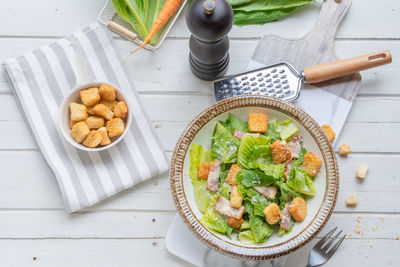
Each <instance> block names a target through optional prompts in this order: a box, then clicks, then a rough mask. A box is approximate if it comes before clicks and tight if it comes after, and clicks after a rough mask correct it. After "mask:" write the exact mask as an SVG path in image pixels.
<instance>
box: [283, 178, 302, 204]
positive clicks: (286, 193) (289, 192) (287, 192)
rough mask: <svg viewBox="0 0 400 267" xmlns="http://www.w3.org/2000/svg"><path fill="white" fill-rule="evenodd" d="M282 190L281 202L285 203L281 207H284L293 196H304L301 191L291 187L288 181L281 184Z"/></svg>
mask: <svg viewBox="0 0 400 267" xmlns="http://www.w3.org/2000/svg"><path fill="white" fill-rule="evenodd" d="M280 192H281V196H280V201H281V203H283V205H282V207H281V208H283V207H284V206H285V204H286V203H287V202H290V201H292V199H293V198H295V197H303V196H302V195H301V194H300V193H299V192H297V191H295V190H293V189H292V188H290V187H289V186H288V185H287V184H286V183H283V184H281V186H280Z"/></svg>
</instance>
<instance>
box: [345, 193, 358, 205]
mask: <svg viewBox="0 0 400 267" xmlns="http://www.w3.org/2000/svg"><path fill="white" fill-rule="evenodd" d="M357 204H358V195H357V194H352V195H348V196H347V197H346V205H347V206H349V207H354V206H356V205H357Z"/></svg>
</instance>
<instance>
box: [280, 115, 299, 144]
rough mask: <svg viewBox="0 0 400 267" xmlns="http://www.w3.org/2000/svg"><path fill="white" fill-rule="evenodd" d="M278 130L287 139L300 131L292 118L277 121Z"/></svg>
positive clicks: (282, 137) (283, 138)
mask: <svg viewBox="0 0 400 267" xmlns="http://www.w3.org/2000/svg"><path fill="white" fill-rule="evenodd" d="M276 131H277V132H279V135H280V136H281V139H282V140H287V139H289V138H290V137H292V136H293V135H294V134H295V133H297V132H298V131H299V128H297V126H296V125H295V124H294V123H293V122H292V120H290V119H289V120H285V121H282V122H278V123H277V128H276Z"/></svg>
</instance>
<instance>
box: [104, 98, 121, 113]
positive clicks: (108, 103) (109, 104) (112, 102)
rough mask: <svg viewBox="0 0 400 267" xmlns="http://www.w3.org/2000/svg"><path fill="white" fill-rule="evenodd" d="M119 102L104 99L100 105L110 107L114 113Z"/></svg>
mask: <svg viewBox="0 0 400 267" xmlns="http://www.w3.org/2000/svg"><path fill="white" fill-rule="evenodd" d="M117 103H118V102H117V101H115V100H111V101H110V100H104V99H102V100H100V104H103V105H105V106H106V107H108V108H109V109H110V110H111V111H113V110H114V108H115V106H116V105H117Z"/></svg>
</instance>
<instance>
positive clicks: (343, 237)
mask: <svg viewBox="0 0 400 267" xmlns="http://www.w3.org/2000/svg"><path fill="white" fill-rule="evenodd" d="M345 238H346V235H343V236H342V238H340V240H339V241H338V242H336V244H335V245H333V247H332V248H331V249H330V250H329V252H328V255H329V257H330V256H332V254H333V253H335V251H336V250H337V248H338V247H339V246H340V244H342V242H343V240H344V239H345Z"/></svg>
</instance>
